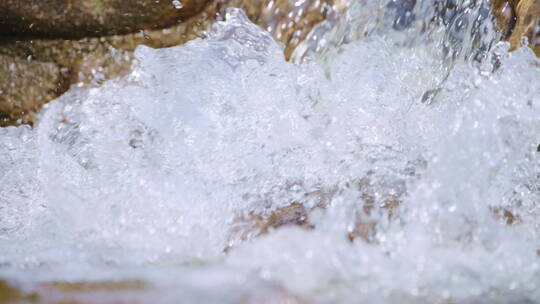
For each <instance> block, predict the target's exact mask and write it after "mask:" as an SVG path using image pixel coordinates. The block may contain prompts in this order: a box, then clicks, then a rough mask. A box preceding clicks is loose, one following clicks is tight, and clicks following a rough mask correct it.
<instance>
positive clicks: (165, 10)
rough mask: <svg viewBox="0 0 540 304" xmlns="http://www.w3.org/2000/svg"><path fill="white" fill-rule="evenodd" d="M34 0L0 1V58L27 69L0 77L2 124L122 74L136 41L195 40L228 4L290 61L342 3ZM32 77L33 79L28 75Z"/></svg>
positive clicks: (170, 43)
mask: <svg viewBox="0 0 540 304" xmlns="http://www.w3.org/2000/svg"><path fill="white" fill-rule="evenodd" d="M33 3H35V1H30V0H23V1H19V0H9V1H5V2H3V3H1V4H0V16H3V17H0V28H2V30H0V33H3V34H4V37H3V38H2V37H0V56H3V57H4V58H14V60H15V61H17V63H18V69H19V70H25V74H22V75H19V74H13V73H9V74H6V73H3V74H2V75H0V118H1V119H0V126H5V125H10V124H17V123H20V122H25V123H26V122H29V123H31V122H32V113H33V112H35V111H36V110H37V109H39V108H40V107H41V105H43V104H44V103H45V102H47V101H50V100H52V99H54V98H56V97H58V96H59V95H60V94H62V93H63V92H65V90H67V88H69V86H70V85H71V84H74V83H77V84H80V85H81V84H84V85H98V84H100V83H101V82H102V81H104V80H106V79H110V78H114V77H117V76H119V75H122V74H123V73H124V72H125V71H127V69H128V68H129V66H130V63H131V59H132V51H133V50H134V49H135V48H136V47H137V46H138V45H147V46H150V47H155V48H161V47H170V46H175V45H179V44H183V43H185V42H187V41H189V40H192V39H195V38H197V37H199V35H200V33H201V32H202V31H203V30H205V29H207V28H208V27H209V26H210V25H211V24H212V23H213V22H214V21H215V20H216V16H218V15H223V13H224V11H225V9H226V8H227V7H239V8H242V9H243V10H244V11H245V12H246V14H247V15H248V17H249V18H250V19H251V20H252V21H253V22H255V23H257V24H258V25H260V26H261V27H263V28H265V29H267V30H268V31H270V32H271V33H272V34H273V35H274V37H275V38H276V39H277V40H279V41H281V42H283V43H284V44H285V56H286V57H287V58H289V57H290V56H291V54H292V52H293V50H294V49H295V47H296V46H297V45H298V44H299V43H300V42H301V41H303V39H304V38H305V37H306V36H307V34H308V33H309V31H310V30H311V29H312V28H313V27H314V26H316V25H317V24H318V23H320V22H321V21H323V20H325V19H326V16H327V15H328V13H329V12H330V11H331V10H330V8H331V7H334V8H336V7H345V6H346V5H347V3H348V0H324V1H316V0H305V1H301V2H295V1H290V0H278V1H271V0H254V1H243V0H182V1H174V0H170V1H169V0H166V1H165V0H162V1H154V0H152V1H150V0H137V1H133V2H132V1H130V2H129V5H126V3H128V2H127V1H120V0H108V1H97V0H96V1H81V0H49V1H43V2H38V4H35V5H34V4H33ZM179 3H180V4H179ZM180 6H181V8H178V7H180ZM0 67H1V68H2V69H3V70H4V71H7V70H6V69H5V66H0ZM36 67H42V68H41V69H44V67H47V68H48V69H49V70H50V71H49V72H48V73H49V74H50V76H51V77H46V76H45V75H49V74H46V73H45V72H43V71H42V70H39V71H38V72H36ZM58 71H62V73H59V72H58ZM34 74H35V75H36V76H37V77H30V76H31V75H34ZM60 74H61V77H60V76H57V75H60ZM44 77H45V78H47V79H44ZM18 78H33V79H18ZM40 79H41V80H44V81H43V82H40V81H38V80H40ZM12 84H14V85H15V87H12ZM52 88H57V89H54V90H53V89H52ZM13 92H14V93H13ZM18 92H25V93H24V94H18ZM21 119H22V121H21Z"/></svg>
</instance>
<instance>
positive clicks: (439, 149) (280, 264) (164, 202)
mask: <svg viewBox="0 0 540 304" xmlns="http://www.w3.org/2000/svg"><path fill="white" fill-rule="evenodd" d="M426 2H428V1H426ZM373 3H374V4H366V3H363V2H362V1H358V2H355V3H354V4H353V5H352V7H351V9H350V10H349V11H348V12H347V14H346V15H345V16H343V17H342V19H341V20H339V21H338V22H337V23H336V24H333V25H332V26H329V25H328V28H327V29H324V30H321V29H319V30H320V31H321V33H323V34H322V35H327V36H325V37H326V42H325V43H324V44H323V45H319V43H320V40H317V41H316V43H311V42H309V40H308V42H307V43H306V44H304V45H302V46H301V48H302V49H301V51H298V52H297V53H296V54H300V53H301V55H298V56H299V57H297V61H301V60H300V59H301V58H303V61H304V62H303V63H302V64H293V63H289V62H286V61H285V60H284V58H283V52H282V47H281V46H280V45H278V44H277V43H276V42H275V41H274V40H273V39H272V38H271V37H270V35H269V34H267V33H266V32H264V31H263V30H261V29H259V28H258V27H256V26H255V25H253V24H251V23H250V22H249V21H248V20H247V19H246V18H245V17H244V15H243V14H242V13H241V12H239V11H236V10H231V11H229V14H228V16H227V18H226V21H224V22H220V23H218V24H217V25H216V26H215V27H214V28H213V29H212V30H211V31H209V33H208V38H206V39H198V40H195V41H192V42H190V43H188V44H186V45H184V46H179V47H174V48H169V49H160V50H154V49H150V48H147V47H139V48H138V49H137V51H136V57H137V60H136V63H135V65H134V67H133V69H132V71H131V73H130V74H129V75H127V76H126V77H124V78H123V79H120V80H116V81H110V82H107V83H105V84H104V85H103V86H102V87H99V88H89V89H88V88H72V89H71V90H70V91H69V92H68V93H66V94H65V95H64V96H62V97H61V98H59V99H58V100H56V101H54V102H52V103H50V104H49V105H48V106H47V108H46V109H45V110H44V111H43V112H42V115H41V119H40V123H39V124H38V125H37V127H35V128H34V129H33V130H32V129H30V128H29V127H24V126H23V127H18V128H15V127H10V128H4V129H0V138H1V142H0V274H1V275H3V276H4V277H8V278H14V279H18V280H19V281H22V282H41V281H43V282H46V281H50V280H68V281H69V280H75V281H77V280H79V281H80V280H101V279H104V278H105V279H111V278H112V279H133V278H136V279H142V280H146V281H149V282H153V283H154V284H155V285H156V286H161V288H162V289H161V291H160V293H159V294H160V297H158V299H157V300H156V297H155V296H154V297H153V298H152V296H150V297H151V298H149V299H152V302H154V301H159V300H160V299H161V300H162V301H163V302H172V303H174V302H178V301H179V299H182V301H186V302H227V301H230V302H231V303H234V302H238V301H240V300H241V299H242V297H241V295H243V294H247V293H252V294H257V295H258V296H259V297H261V298H260V299H261V300H259V301H256V300H255V301H256V302H262V301H263V300H262V299H264V300H265V301H270V303H272V299H275V300H276V301H278V300H279V297H278V296H279V295H278V294H276V292H275V289H272V288H270V290H269V288H268V286H267V285H268V284H269V283H268V282H271V284H275V285H276V286H283V287H284V288H286V289H287V290H288V292H290V293H291V294H295V295H297V296H298V297H300V298H302V299H305V300H307V301H310V302H311V301H313V302H329V303H330V302H336V301H339V302H350V303H354V302H358V301H362V302H366V303H397V302H399V303H408V302H411V303H412V302H423V301H429V302H430V303H448V302H450V303H478V302H482V303H484V302H485V303H507V302H509V301H510V302H530V303H536V302H537V301H538V299H540V264H539V257H538V253H537V251H538V250H539V249H540V238H539V236H540V234H539V233H540V231H539V228H538V225H539V224H540V214H539V212H540V210H539V203H540V152H538V151H537V147H538V145H539V144H540V82H538V79H540V67H539V64H540V63H539V62H538V61H537V60H536V59H535V57H534V54H533V53H532V51H530V50H529V49H527V48H523V49H520V50H518V51H516V52H514V53H512V54H509V53H508V52H507V51H506V49H507V46H506V45H505V44H504V43H495V41H496V39H497V38H498V37H497V35H496V34H495V32H494V31H493V29H492V28H490V24H491V22H490V21H489V18H487V17H485V18H484V17H483V18H484V19H485V20H486V21H482V20H484V19H482V20H481V21H482V22H481V23H479V25H478V27H476V28H475V27H474V26H472V25H471V26H470V27H469V30H464V31H462V32H461V33H462V34H460V35H457V34H456V33H458V32H459V31H455V32H452V29H453V27H452V25H445V21H444V20H441V21H440V24H439V25H433V28H432V29H427V30H426V29H425V22H424V21H423V20H422V18H420V17H421V16H424V15H425V16H433V14H434V13H433V12H424V11H422V10H429V9H433V7H432V6H428V5H427V4H425V3H423V2H422V3H419V4H418V5H417V7H416V10H418V11H416V14H417V18H416V19H415V20H414V21H412V23H411V24H409V25H408V26H407V27H406V28H405V30H403V29H401V28H399V24H398V26H397V27H398V29H399V30H400V31H397V30H396V23H395V20H394V19H392V18H390V17H388V16H386V17H385V14H389V13H388V11H389V9H388V8H387V7H383V8H381V6H380V5H379V4H380V3H378V2H376V1H374V2H373ZM375 4H376V5H375ZM370 5H372V7H371V8H370ZM377 5H378V6H379V8H380V9H382V11H383V12H382V13H381V14H380V15H381V16H382V17H380V16H379V17H380V18H382V19H380V20H372V18H373V15H367V14H366V13H365V11H362V10H366V9H368V8H369V9H375V8H376V7H374V6H377ZM475 9H476V11H474V9H471V11H473V12H469V11H467V12H465V13H462V14H463V16H465V17H464V18H468V17H467V14H470V15H471V16H473V17H471V18H472V20H480V19H481V18H480V19H479V18H478V16H481V14H480V15H478V14H477V13H478V7H476V8H475ZM475 12H476V13H475ZM362 14H364V16H363V17H362ZM475 14H477V15H475ZM379 17H377V18H379ZM393 20H394V21H393ZM452 22H454V21H450V22H446V23H450V24H451V23H452ZM435 23H436V22H435ZM435 23H434V24H435ZM464 27H466V26H464ZM420 28H422V29H421V30H420ZM479 29H480V30H479ZM475 31H476V32H475ZM478 31H483V34H482V37H481V38H475V37H474V35H476V34H477V32H478ZM463 32H465V33H466V34H465V35H464V34H463ZM452 35H455V37H457V38H456V39H455V40H451V39H450V38H451V37H450V36H452ZM410 37H414V38H415V39H409V38H410ZM449 37H450V38H449ZM448 41H454V43H453V44H452V43H449V42H448ZM344 42H347V43H346V44H343V43H344ZM443 42H444V43H443ZM317 54H319V55H317ZM304 56H307V57H304ZM366 195H367V196H366ZM367 197H369V202H368V199H367ZM389 200H391V201H394V202H398V206H397V207H396V208H395V210H392V216H388V210H387V209H385V204H387V203H388V201H389ZM293 202H296V203H300V204H302V205H303V206H305V207H306V208H313V207H315V206H324V207H323V208H315V209H314V211H313V212H311V213H310V214H309V217H308V222H309V223H310V225H311V226H312V227H314V228H313V229H312V230H306V229H302V228H299V227H296V226H290V227H282V228H279V229H277V230H275V231H271V232H270V233H268V234H266V235H264V236H260V237H255V234H250V233H246V234H241V233H237V231H238V226H239V223H238V222H239V221H240V220H239V219H241V218H243V217H245V216H246V215H249V214H254V213H255V214H267V213H271V212H272V211H273V210H277V209H279V208H280V207H284V206H287V205H290V204H291V203H293ZM368 203H369V204H371V205H373V207H371V208H372V209H373V212H371V213H370V214H369V215H367V214H364V213H363V210H365V207H366V204H368ZM503 210H505V211H506V212H508V213H511V214H512V217H513V223H512V225H509V224H508V223H507V221H508V218H505V217H504V216H502V215H501V214H502V213H503ZM358 217H364V220H371V221H373V222H375V223H376V226H375V228H374V229H373V231H372V235H371V236H370V242H369V243H368V242H365V241H364V240H363V239H361V238H357V239H355V240H354V241H353V242H350V241H349V239H348V238H347V235H348V234H350V233H351V232H352V231H353V229H354V226H355V222H356V221H358ZM240 229H241V227H240ZM272 286H273V285H272ZM273 297H274V298H273ZM143 300H144V299H143Z"/></svg>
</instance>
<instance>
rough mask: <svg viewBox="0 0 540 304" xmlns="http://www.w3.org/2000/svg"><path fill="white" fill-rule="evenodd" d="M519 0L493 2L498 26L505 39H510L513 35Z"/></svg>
mask: <svg viewBox="0 0 540 304" xmlns="http://www.w3.org/2000/svg"><path fill="white" fill-rule="evenodd" d="M517 2H518V0H492V1H491V7H492V9H493V16H494V17H495V21H496V22H497V26H498V28H499V29H500V31H501V34H502V35H503V38H504V39H508V38H509V37H510V34H512V29H513V28H514V26H515V24H516V12H515V7H516V3H517Z"/></svg>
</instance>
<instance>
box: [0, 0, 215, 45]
mask: <svg viewBox="0 0 540 304" xmlns="http://www.w3.org/2000/svg"><path fill="white" fill-rule="evenodd" d="M209 1H210V0H177V1H174V0H129V1H125V0H41V1H35V0H2V1H0V33H2V34H7V35H16V36H18V37H21V36H33V37H59V38H82V37H99V36H106V35H112V34H126V33H132V32H135V31H138V30H141V29H156V28H163V27H168V26H171V25H174V24H177V23H178V22H182V21H185V20H187V19H188V18H190V17H191V16H193V15H195V14H197V13H198V12H200V11H201V10H202V9H203V8H204V7H205V6H206V5H207V2H209Z"/></svg>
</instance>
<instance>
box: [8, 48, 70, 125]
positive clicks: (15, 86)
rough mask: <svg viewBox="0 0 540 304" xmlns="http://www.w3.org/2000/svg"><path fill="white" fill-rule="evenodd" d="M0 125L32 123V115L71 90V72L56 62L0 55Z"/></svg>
mask: <svg viewBox="0 0 540 304" xmlns="http://www.w3.org/2000/svg"><path fill="white" fill-rule="evenodd" d="M0 71H2V72H1V73H0V126H4V125H7V124H9V123H11V122H12V121H16V120H21V121H20V122H29V121H28V120H31V113H32V112H33V111H35V110H37V109H39V108H40V107H41V106H42V105H43V104H44V103H46V102H48V101H49V100H51V99H53V98H55V97H56V96H58V95H60V94H61V93H63V92H65V91H66V90H67V88H68V87H69V79H68V75H67V73H66V72H67V71H63V70H62V69H61V68H60V67H58V66H57V65H55V64H52V63H46V62H37V61H28V60H25V59H22V58H13V57H7V56H3V55H0Z"/></svg>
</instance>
